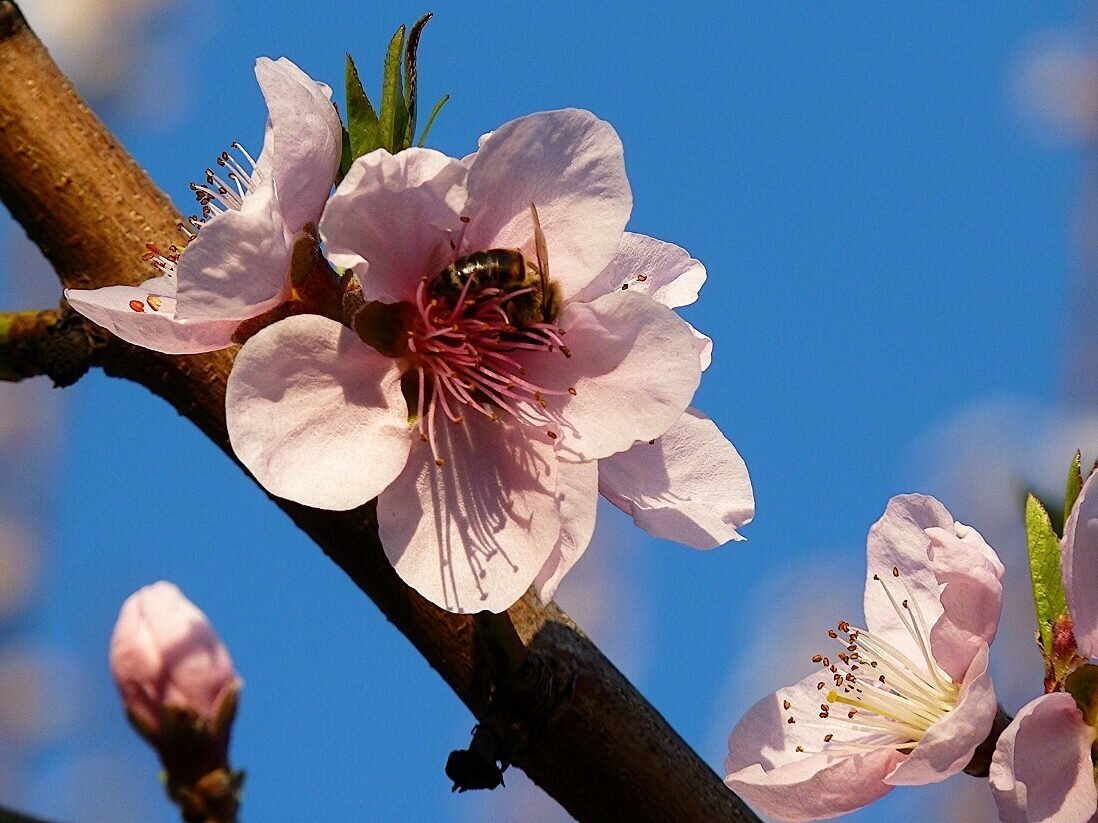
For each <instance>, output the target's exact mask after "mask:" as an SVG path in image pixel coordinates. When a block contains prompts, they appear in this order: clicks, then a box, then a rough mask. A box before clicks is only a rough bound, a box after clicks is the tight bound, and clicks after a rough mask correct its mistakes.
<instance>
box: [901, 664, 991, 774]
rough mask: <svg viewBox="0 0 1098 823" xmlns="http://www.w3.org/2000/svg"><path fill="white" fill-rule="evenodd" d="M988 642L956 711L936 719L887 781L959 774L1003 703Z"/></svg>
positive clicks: (970, 672) (966, 679) (966, 680)
mask: <svg viewBox="0 0 1098 823" xmlns="http://www.w3.org/2000/svg"><path fill="white" fill-rule="evenodd" d="M987 657H988V654H987V644H984V645H982V646H981V647H980V649H979V650H978V651H977V652H976V655H975V656H974V657H973V660H972V666H971V667H970V668H969V670H968V672H966V673H965V677H964V680H963V681H962V682H961V692H960V694H959V695H958V698H957V704H956V705H955V706H954V707H953V711H951V712H949V713H948V714H946V715H945V716H944V717H943V718H941V719H940V720H938V721H937V722H936V723H934V724H933V725H932V726H931V727H930V728H929V729H927V731H926V734H925V735H924V736H923V738H922V740H920V741H919V744H918V745H917V746H916V747H915V748H914V750H912V752H911V754H910V755H908V756H907V758H905V759H904V760H903V762H901V763H899V764H897V766H896V768H895V769H894V770H893V771H892V773H891V774H889V775H888V776H886V777H885V782H886V783H888V784H890V785H892V786H922V785H925V784H927V783H937V782H939V781H941V780H945V779H946V778H947V777H950V776H951V775H954V774H957V772H959V771H961V770H962V769H963V768H964V767H965V766H967V765H968V763H969V761H970V760H972V755H973V754H974V753H975V751H976V747H977V746H979V745H980V744H981V743H983V742H984V740H986V739H987V736H988V733H989V732H990V731H991V724H992V723H993V722H994V720H995V714H996V712H997V711H998V709H999V707H998V704H997V703H996V701H995V689H994V688H993V687H992V685H991V675H990V674H988V671H987Z"/></svg>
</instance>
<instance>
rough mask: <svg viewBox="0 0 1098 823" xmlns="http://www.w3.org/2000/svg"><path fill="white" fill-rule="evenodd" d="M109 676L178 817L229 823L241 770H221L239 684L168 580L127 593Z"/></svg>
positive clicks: (204, 623)
mask: <svg viewBox="0 0 1098 823" xmlns="http://www.w3.org/2000/svg"><path fill="white" fill-rule="evenodd" d="M111 673H112V674H113V675H114V679H115V682H116V683H117V684H118V691H119V692H121V694H122V701H123V703H124V704H125V706H126V714H127V716H128V717H129V718H130V722H131V723H132V724H133V726H134V728H136V729H137V731H138V732H140V734H141V736H142V737H144V738H145V739H146V740H147V741H148V742H149V744H150V745H152V747H153V748H155V749H156V753H157V754H158V755H159V756H160V762H161V763H162V764H163V766H164V772H165V778H166V780H165V784H166V785H165V788H166V789H167V792H168V796H169V797H170V798H171V799H172V800H173V801H174V802H175V803H176V804H177V805H178V806H179V809H180V812H181V814H182V816H183V820H185V821H187V822H188V823H230V822H231V821H235V820H236V819H237V811H238V809H239V805H240V787H241V785H242V783H243V780H244V773H243V772H242V771H233V769H232V767H231V766H230V765H229V732H230V731H231V729H232V724H233V718H234V717H235V716H236V703H237V697H238V694H239V692H240V686H241V680H240V677H239V676H238V675H237V673H236V670H235V669H234V668H233V662H232V660H230V659H229V651H228V649H226V648H225V644H224V643H222V642H221V638H219V637H218V636H217V633H216V632H215V631H214V630H213V626H211V625H210V621H209V620H207V619H206V615H204V614H203V613H202V612H201V611H200V610H199V609H198V607H197V606H195V605H194V604H193V603H192V602H191V601H189V600H188V599H187V598H186V597H184V596H183V593H182V592H180V591H179V589H178V588H177V587H176V586H175V585H174V584H172V583H167V582H164V581H161V582H159V583H154V584H153V585H151V586H146V587H145V588H143V589H141V590H140V591H138V592H136V593H135V594H133V595H131V596H130V597H129V599H128V600H126V602H125V603H124V604H122V611H121V612H120V613H119V615H118V622H117V623H116V624H115V627H114V634H113V635H112V636H111Z"/></svg>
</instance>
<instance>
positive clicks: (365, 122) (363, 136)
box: [347, 54, 382, 166]
mask: <svg viewBox="0 0 1098 823" xmlns="http://www.w3.org/2000/svg"><path fill="white" fill-rule="evenodd" d="M347 134H348V139H349V142H350V152H351V160H352V161H353V160H356V159H357V158H359V157H361V156H362V155H364V154H368V153H369V152H372V151H373V150H374V149H376V148H379V147H380V146H381V145H382V142H381V128H380V125H379V123H378V119H377V112H375V111H374V107H373V105H371V103H370V98H369V97H367V96H366V90H365V89H364V88H362V80H361V79H359V76H358V68H357V67H356V66H355V61H354V60H353V59H351V55H349V54H348V55H347ZM349 165H350V164H348V166H349Z"/></svg>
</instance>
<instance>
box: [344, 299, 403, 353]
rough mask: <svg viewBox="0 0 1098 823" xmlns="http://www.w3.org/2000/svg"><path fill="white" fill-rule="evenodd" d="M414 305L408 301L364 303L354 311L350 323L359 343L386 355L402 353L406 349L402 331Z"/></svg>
mask: <svg viewBox="0 0 1098 823" xmlns="http://www.w3.org/2000/svg"><path fill="white" fill-rule="evenodd" d="M415 311H416V309H415V306H413V305H412V304H411V303H404V302H402V303H380V302H378V301H376V300H375V301H372V302H370V303H366V304H365V305H363V306H362V308H361V309H359V310H358V312H357V313H356V314H355V316H354V318H353V319H352V321H351V326H352V328H354V330H355V333H356V334H358V336H359V338H360V339H361V340H362V342H363V343H366V344H367V345H369V346H373V348H375V349H377V350H378V351H379V352H381V353H382V354H383V355H385V356H386V357H403V356H404V355H406V354H407V353H408V339H407V336H406V334H405V331H406V329H407V328H408V326H409V324H410V322H411V317H412V315H414V314H415Z"/></svg>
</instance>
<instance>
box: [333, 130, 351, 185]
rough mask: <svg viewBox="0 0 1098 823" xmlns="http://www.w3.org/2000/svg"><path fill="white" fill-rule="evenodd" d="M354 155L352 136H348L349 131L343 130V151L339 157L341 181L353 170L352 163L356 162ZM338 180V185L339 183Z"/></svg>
mask: <svg viewBox="0 0 1098 823" xmlns="http://www.w3.org/2000/svg"><path fill="white" fill-rule="evenodd" d="M354 159H355V158H354V155H353V154H351V135H350V134H348V132H347V129H343V150H342V152H341V153H340V155H339V180H342V179H343V178H344V177H345V176H346V175H347V171H348V170H349V169H350V168H351V163H353V162H354ZM339 180H336V183H337V184H338V183H339Z"/></svg>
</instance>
